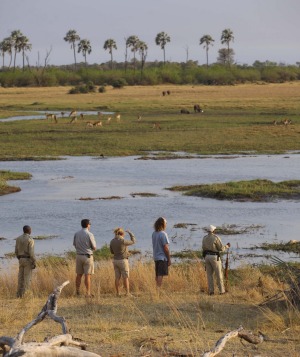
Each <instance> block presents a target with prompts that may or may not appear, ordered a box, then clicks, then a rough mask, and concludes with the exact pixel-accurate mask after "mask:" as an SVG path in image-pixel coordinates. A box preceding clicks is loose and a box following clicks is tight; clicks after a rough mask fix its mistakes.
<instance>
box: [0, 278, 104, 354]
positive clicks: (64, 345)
mask: <svg viewBox="0 0 300 357" xmlns="http://www.w3.org/2000/svg"><path fill="white" fill-rule="evenodd" d="M68 284H69V281H65V282H64V283H63V284H62V285H60V286H58V287H57V288H56V289H54V291H53V293H51V294H50V295H49V296H48V300H47V302H46V304H45V305H44V306H43V308H42V310H41V311H40V313H39V314H38V316H37V317H36V318H35V319H34V320H32V321H31V322H29V323H28V324H27V325H26V326H25V327H24V328H23V329H22V330H21V331H20V332H19V333H18V335H17V336H16V338H11V337H6V336H2V337H0V347H1V348H2V350H3V351H4V352H3V357H8V356H10V357H17V356H23V357H26V356H28V357H29V356H30V357H54V356H55V357H60V356H61V357H63V356H67V357H100V356H99V355H97V354H95V353H92V352H87V351H85V349H86V346H87V345H86V344H85V343H83V342H78V341H76V340H73V338H72V336H71V335H70V334H68V328H67V324H66V321H65V318H64V317H61V316H57V315H56V313H57V300H58V298H59V296H60V293H61V291H62V289H63V288H64V287H65V286H66V285H68ZM46 316H49V317H50V318H51V319H52V320H54V321H55V322H59V323H60V324H61V326H62V331H63V335H58V336H55V337H53V338H51V339H50V340H48V341H45V342H41V343H38V342H29V343H23V338H24V335H25V333H26V332H27V331H28V330H29V329H31V327H33V326H35V325H36V324H38V323H39V322H41V321H43V320H44V319H45V317H46ZM70 345H71V346H76V347H80V348H81V350H78V349H77V348H73V347H69V346H70Z"/></svg>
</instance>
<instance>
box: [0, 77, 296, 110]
mask: <svg viewBox="0 0 300 357" xmlns="http://www.w3.org/2000/svg"><path fill="white" fill-rule="evenodd" d="M166 87H167V89H168V90H170V91H171V94H170V95H169V96H166V97H163V96H162V95H161V92H162V91H163V90H165V89H166ZM69 90H70V87H47V88H0V106H1V108H2V110H5V109H6V108H9V110H12V109H13V108H19V109H25V108H26V110H30V108H31V109H32V110H36V109H38V108H42V110H45V109H49V110H53V109H54V108H59V109H69V110H73V109H77V110H79V111H80V110H81V111H84V110H89V109H90V110H93V109H96V108H99V107H107V108H108V109H114V110H115V111H120V110H123V111H125V112H127V113H128V111H133V112H139V109H143V110H144V109H145V107H147V108H148V109H149V112H151V111H155V110H161V109H164V108H165V110H169V109H170V108H182V107H189V109H192V106H193V105H194V104H196V103H199V104H200V105H201V106H203V107H204V109H205V108H209V109H226V108H232V109H244V110H249V109H250V110H251V109H253V108H254V109H255V110H256V108H260V109H266V110H268V109H271V110H272V111H273V110H274V109H275V110H293V109H294V110H299V108H300V103H299V92H300V82H291V83H281V84H243V85H236V86H192V85H183V86H178V85H167V86H166V85H160V86H131V87H125V88H123V89H113V88H112V87H107V91H106V92H105V93H102V94H101V93H89V94H73V95H70V94H68V91H69ZM2 110H1V111H0V114H2V113H1V112H2ZM140 114H143V113H140Z"/></svg>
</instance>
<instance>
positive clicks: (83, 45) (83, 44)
mask: <svg viewBox="0 0 300 357" xmlns="http://www.w3.org/2000/svg"><path fill="white" fill-rule="evenodd" d="M80 52H82V54H83V57H84V63H85V66H86V55H87V54H90V53H91V52H92V46H91V43H90V41H89V40H87V39H84V40H80V41H79V43H78V53H80Z"/></svg>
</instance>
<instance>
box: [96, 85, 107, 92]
mask: <svg viewBox="0 0 300 357" xmlns="http://www.w3.org/2000/svg"><path fill="white" fill-rule="evenodd" d="M98 92H99V93H105V92H106V88H105V86H101V87H99V89H98Z"/></svg>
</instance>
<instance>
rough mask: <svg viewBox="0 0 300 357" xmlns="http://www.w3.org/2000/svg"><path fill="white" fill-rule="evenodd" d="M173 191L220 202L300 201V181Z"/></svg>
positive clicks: (256, 181)
mask: <svg viewBox="0 0 300 357" xmlns="http://www.w3.org/2000/svg"><path fill="white" fill-rule="evenodd" d="M168 189H169V190H171V191H179V192H184V194H185V195H187V196H199V197H210V198H215V199H218V200H236V201H273V200H276V199H299V198H300V180H291V181H281V182H272V181H270V180H250V181H230V182H225V183H215V184H203V185H189V186H173V187H170V188H168Z"/></svg>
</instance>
